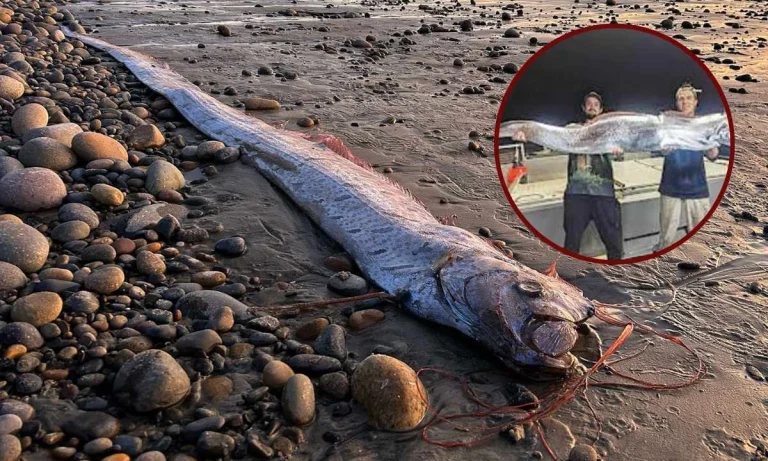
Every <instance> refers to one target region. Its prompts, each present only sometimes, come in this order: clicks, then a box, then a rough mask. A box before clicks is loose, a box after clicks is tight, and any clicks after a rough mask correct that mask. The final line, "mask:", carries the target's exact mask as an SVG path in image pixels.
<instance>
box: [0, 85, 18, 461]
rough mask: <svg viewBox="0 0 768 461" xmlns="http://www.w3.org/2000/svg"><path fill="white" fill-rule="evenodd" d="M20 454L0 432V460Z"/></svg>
mask: <svg viewBox="0 0 768 461" xmlns="http://www.w3.org/2000/svg"><path fill="white" fill-rule="evenodd" d="M0 77H1V76H0ZM20 456H21V441H20V440H19V439H18V438H16V436H15V435H11V434H0V461H16V460H17V459H19V457H20Z"/></svg>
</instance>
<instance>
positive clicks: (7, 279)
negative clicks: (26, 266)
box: [0, 261, 27, 291]
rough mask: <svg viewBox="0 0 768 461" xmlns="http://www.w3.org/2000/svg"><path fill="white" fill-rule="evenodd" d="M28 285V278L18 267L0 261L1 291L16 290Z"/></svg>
mask: <svg viewBox="0 0 768 461" xmlns="http://www.w3.org/2000/svg"><path fill="white" fill-rule="evenodd" d="M26 284H27V276H26V275H24V272H22V271H21V269H19V268H18V267H16V266H14V265H13V264H9V263H7V262H4V261H0V291H5V290H15V289H17V288H21V287H23V286H24V285H26Z"/></svg>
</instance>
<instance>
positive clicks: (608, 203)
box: [563, 194, 624, 260]
mask: <svg viewBox="0 0 768 461" xmlns="http://www.w3.org/2000/svg"><path fill="white" fill-rule="evenodd" d="M563 208H564V211H565V213H564V218H563V227H564V228H565V249H566V250H570V251H573V252H574V253H579V249H580V247H581V236H582V235H584V231H585V230H586V229H587V226H588V225H589V222H590V221H592V220H594V221H595V227H597V233H598V234H599V235H600V239H601V240H602V241H603V244H604V245H605V249H606V251H607V255H608V259H614V260H616V259H621V258H622V252H623V243H624V241H623V238H622V235H621V209H620V208H619V202H618V200H616V198H615V197H603V196H599V195H581V194H566V195H565V198H564V200H563Z"/></svg>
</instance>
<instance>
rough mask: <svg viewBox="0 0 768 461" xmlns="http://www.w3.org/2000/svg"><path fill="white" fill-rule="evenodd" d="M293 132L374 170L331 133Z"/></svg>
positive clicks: (409, 193)
mask: <svg viewBox="0 0 768 461" xmlns="http://www.w3.org/2000/svg"><path fill="white" fill-rule="evenodd" d="M294 133H295V134H296V135H297V136H300V137H302V138H304V139H306V140H308V141H311V142H316V143H320V144H323V145H324V146H325V147H327V148H328V149H330V150H332V151H333V152H335V153H337V154H339V155H340V156H342V157H344V158H345V159H347V160H349V161H350V162H352V163H354V164H355V165H357V166H359V167H361V168H365V169H366V170H371V171H374V170H373V167H372V166H371V164H370V163H368V162H366V161H365V160H363V159H361V158H359V157H356V156H355V154H353V153H352V151H350V150H349V148H348V147H347V146H346V145H345V144H344V142H343V141H342V140H341V139H339V138H337V137H336V136H333V135H331V134H321V133H298V132H294ZM382 177H383V178H384V179H386V180H387V181H389V182H390V183H392V184H394V185H395V186H397V188H398V189H400V190H401V191H403V192H404V193H405V194H406V195H408V196H409V197H410V198H411V199H413V200H414V201H415V202H416V203H418V204H419V205H421V206H422V207H424V209H425V210H426V209H427V206H426V205H424V202H422V201H421V200H419V199H418V198H416V197H415V196H414V195H413V194H411V192H410V191H409V190H408V189H406V188H405V187H403V186H402V185H401V184H398V183H396V182H395V181H393V180H391V179H389V178H387V177H386V176H382Z"/></svg>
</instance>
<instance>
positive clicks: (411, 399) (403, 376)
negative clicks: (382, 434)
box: [351, 354, 427, 431]
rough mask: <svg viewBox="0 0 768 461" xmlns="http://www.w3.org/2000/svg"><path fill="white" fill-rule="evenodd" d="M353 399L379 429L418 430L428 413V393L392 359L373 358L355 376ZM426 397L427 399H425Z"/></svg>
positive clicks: (416, 377)
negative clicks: (417, 427)
mask: <svg viewBox="0 0 768 461" xmlns="http://www.w3.org/2000/svg"><path fill="white" fill-rule="evenodd" d="M351 384H352V397H354V399H355V400H357V401H358V402H359V403H360V404H361V405H362V406H363V408H365V411H366V412H367V413H368V423H369V424H370V425H371V426H373V427H375V428H377V429H383V430H391V431H405V430H410V429H413V428H414V427H416V426H417V425H418V424H419V423H420V422H421V420H422V419H423V418H424V415H425V413H426V411H427V402H426V399H427V391H426V390H425V389H424V385H423V384H422V383H421V380H420V379H419V377H418V376H416V372H415V371H413V369H412V368H411V367H409V366H408V365H406V364H405V363H403V362H401V361H399V360H397V359H396V358H394V357H390V356H388V355H377V354H374V355H371V356H369V357H368V358H366V359H365V360H363V361H362V362H360V365H358V367H357V369H356V370H355V373H354V374H353V375H352V383H351ZM422 396H423V397H422Z"/></svg>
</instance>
